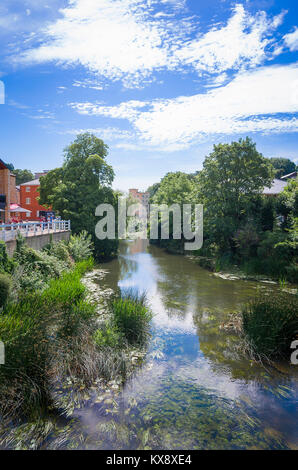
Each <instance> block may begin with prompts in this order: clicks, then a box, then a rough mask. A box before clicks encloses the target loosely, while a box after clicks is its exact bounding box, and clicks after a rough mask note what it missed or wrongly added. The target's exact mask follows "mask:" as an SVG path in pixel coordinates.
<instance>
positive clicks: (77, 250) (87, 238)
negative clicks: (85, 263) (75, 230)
mask: <svg viewBox="0 0 298 470" xmlns="http://www.w3.org/2000/svg"><path fill="white" fill-rule="evenodd" d="M68 250H69V253H70V255H71V256H72V257H73V259H74V260H75V261H82V260H86V259H88V258H90V257H91V255H92V251H93V243H92V239H91V235H89V234H88V233H87V232H86V231H85V230H83V231H82V232H81V233H80V234H79V235H71V236H70V239H69V242H68Z"/></svg>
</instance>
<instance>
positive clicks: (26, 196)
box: [20, 173, 49, 220]
mask: <svg viewBox="0 0 298 470" xmlns="http://www.w3.org/2000/svg"><path fill="white" fill-rule="evenodd" d="M42 175H43V173H42V174H41V176H42ZM39 187H40V182H39V178H36V179H34V180H32V181H28V182H27V183H23V184H21V185H20V203H21V206H22V207H24V208H25V209H27V210H28V212H27V213H24V214H22V218H23V219H27V220H37V219H39V218H40V216H41V214H40V213H41V212H47V211H49V209H47V208H45V207H44V206H41V205H40V204H39V202H38V200H37V198H38V197H39Z"/></svg>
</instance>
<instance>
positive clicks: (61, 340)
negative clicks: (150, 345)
mask: <svg viewBox="0 0 298 470" xmlns="http://www.w3.org/2000/svg"><path fill="white" fill-rule="evenodd" d="M91 249H92V247H91V245H90V240H89V238H88V236H87V235H86V234H85V235H83V236H78V237H71V240H70V242H69V243H65V242H63V243H58V244H56V245H53V244H50V245H49V246H48V247H46V249H45V250H44V251H43V252H36V251H35V250H32V249H31V248H29V247H27V246H26V244H25V243H24V240H21V239H19V240H18V247H17V251H16V254H15V256H14V259H13V260H12V263H13V264H12V265H11V266H10V268H9V269H10V270H9V272H8V270H6V271H5V270H4V265H2V270H3V275H2V276H3V282H2V288H1V286H0V292H2V299H3V307H2V310H1V313H0V340H1V341H2V342H3V343H4V345H5V364H4V365H2V366H0V394H1V401H0V417H1V420H2V424H4V425H5V423H6V424H7V423H9V422H10V423H11V422H14V423H15V424H17V425H21V423H24V422H27V423H36V422H37V420H40V419H41V417H46V416H49V415H53V413H54V414H58V415H59V414H60V415H61V414H66V415H67V413H68V408H69V405H70V404H69V400H66V401H64V402H63V400H60V399H58V398H57V397H59V396H60V395H59V393H60V392H59V393H57V390H58V391H59V390H61V389H63V388H64V384H65V383H66V382H67V383H68V385H70V388H72V387H73V388H75V387H78V386H79V387H81V388H84V389H86V388H87V387H89V386H91V385H92V384H94V382H95V381H96V380H97V379H98V378H99V377H100V378H103V379H105V380H111V379H112V378H115V377H121V378H122V379H124V378H125V377H126V376H127V373H128V369H129V354H128V350H129V348H130V347H135V348H139V349H141V348H144V346H145V345H146V341H147V339H148V336H149V322H150V319H151V314H150V311H149V308H148V307H147V305H146V302H145V298H144V297H143V296H139V295H132V294H131V293H129V294H123V295H121V294H120V293H119V294H118V295H115V296H114V297H113V300H112V301H111V302H110V304H109V306H108V309H109V320H108V321H101V319H100V318H99V316H98V312H97V305H96V303H94V302H91V301H90V300H89V299H88V291H87V288H86V286H85V285H84V283H82V277H83V276H84V274H85V273H86V272H87V271H90V270H92V269H93V259H92V258H91V257H90V250H91ZM20 270H22V271H21V272H22V274H23V276H20ZM16 281H18V283H17V282H16ZM7 283H8V284H7ZM0 284H1V279H0ZM1 289H2V290H1ZM4 434H5V433H4ZM5 439H6V440H7V435H6V437H5Z"/></svg>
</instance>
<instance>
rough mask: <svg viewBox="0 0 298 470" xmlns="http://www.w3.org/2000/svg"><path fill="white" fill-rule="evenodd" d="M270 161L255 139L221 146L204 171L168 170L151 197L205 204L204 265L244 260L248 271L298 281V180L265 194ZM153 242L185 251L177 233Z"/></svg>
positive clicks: (221, 266)
mask: <svg viewBox="0 0 298 470" xmlns="http://www.w3.org/2000/svg"><path fill="white" fill-rule="evenodd" d="M278 161H279V160H278ZM270 162H271V160H268V159H266V158H264V157H263V156H262V155H261V154H260V153H259V152H258V151H257V149H256V146H255V144H254V143H253V142H252V141H251V140H250V139H249V138H246V139H245V140H242V139H240V140H239V141H238V142H232V143H231V144H219V145H215V146H214V150H213V152H212V153H211V154H210V155H209V156H207V157H206V159H205V161H204V165H203V169H202V170H201V171H199V172H196V173H194V174H191V175H188V174H185V173H181V172H177V173H168V174H167V175H166V176H165V177H164V178H163V179H162V180H161V182H160V183H158V184H156V185H153V186H152V187H151V188H154V192H152V194H153V196H152V197H151V202H153V203H158V204H162V203H165V204H168V205H171V204H173V203H176V204H180V205H182V204H183V203H191V204H194V203H199V204H203V205H204V245H203V248H202V249H201V250H199V251H198V252H196V253H195V254H196V255H198V260H199V262H200V264H203V265H204V266H212V269H216V270H221V269H231V266H235V265H238V266H240V267H241V269H242V270H243V271H244V272H245V273H246V274H247V275H256V274H257V275H269V276H270V277H273V278H277V279H280V278H282V279H287V280H288V281H290V282H297V280H298V258H297V246H298V245H297V236H298V235H297V224H298V222H297V218H298V182H297V180H295V179H294V180H290V181H289V183H288V185H287V186H286V188H285V190H284V191H283V192H282V193H281V194H280V195H279V196H278V197H270V196H264V195H263V194H262V192H263V188H264V187H265V186H270V185H271V183H272V181H273V177H274V172H275V170H274V168H273V167H272V165H271V163H270ZM286 170H289V167H286ZM151 190H152V189H151ZM170 229H172V224H171V218H170ZM151 242H152V243H158V244H159V245H160V246H162V247H165V248H166V249H167V250H169V251H173V252H179V253H181V252H183V245H184V240H174V239H173V236H172V233H170V239H169V240H158V241H156V240H152V241H151ZM211 259H214V262H211V263H210V260H211Z"/></svg>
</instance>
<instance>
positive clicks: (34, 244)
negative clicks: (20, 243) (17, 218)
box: [5, 231, 71, 256]
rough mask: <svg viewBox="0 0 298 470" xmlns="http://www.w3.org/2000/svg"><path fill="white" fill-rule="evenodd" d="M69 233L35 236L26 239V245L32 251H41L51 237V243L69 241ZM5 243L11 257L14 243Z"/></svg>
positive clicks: (10, 241) (13, 241)
mask: <svg viewBox="0 0 298 470" xmlns="http://www.w3.org/2000/svg"><path fill="white" fill-rule="evenodd" d="M70 234H71V232H70V231H68V232H56V233H52V234H48V233H44V234H42V235H36V236H35V237H26V238H25V240H26V243H27V245H28V246H30V247H31V248H34V250H41V249H42V248H43V247H44V246H45V245H47V244H48V243H50V240H51V237H52V240H53V242H59V241H60V240H66V241H67V240H69V238H70ZM5 243H6V248H7V253H8V254H9V256H12V255H13V253H14V251H15V249H16V241H15V240H9V241H7V242H5Z"/></svg>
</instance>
